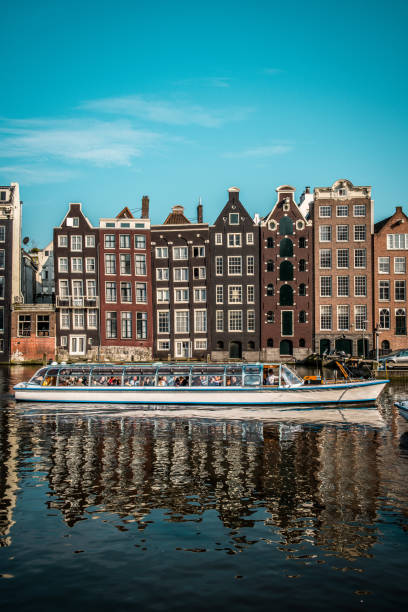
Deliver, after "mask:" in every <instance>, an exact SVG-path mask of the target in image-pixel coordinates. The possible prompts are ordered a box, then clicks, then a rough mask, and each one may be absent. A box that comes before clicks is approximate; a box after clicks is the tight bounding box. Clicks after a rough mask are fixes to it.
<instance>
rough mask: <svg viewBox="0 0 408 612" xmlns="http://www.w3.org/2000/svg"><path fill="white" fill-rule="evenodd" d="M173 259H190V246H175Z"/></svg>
mask: <svg viewBox="0 0 408 612" xmlns="http://www.w3.org/2000/svg"><path fill="white" fill-rule="evenodd" d="M173 259H175V260H180V259H188V248H187V247H173Z"/></svg>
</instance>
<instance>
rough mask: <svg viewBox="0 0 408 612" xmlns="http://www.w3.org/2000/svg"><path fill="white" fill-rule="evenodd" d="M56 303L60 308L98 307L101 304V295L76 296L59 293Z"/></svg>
mask: <svg viewBox="0 0 408 612" xmlns="http://www.w3.org/2000/svg"><path fill="white" fill-rule="evenodd" d="M56 305H57V307H59V308H97V307H98V306H99V296H91V295H83V296H79V297H76V296H73V295H68V296H65V297H61V296H59V295H57V296H56Z"/></svg>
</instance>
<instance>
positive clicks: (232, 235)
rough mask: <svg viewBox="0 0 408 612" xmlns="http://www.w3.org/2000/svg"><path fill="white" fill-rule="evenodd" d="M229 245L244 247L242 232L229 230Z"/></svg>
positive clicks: (229, 246)
mask: <svg viewBox="0 0 408 612" xmlns="http://www.w3.org/2000/svg"><path fill="white" fill-rule="evenodd" d="M227 247H228V248H229V249H236V248H241V247H242V233H241V232H228V234H227Z"/></svg>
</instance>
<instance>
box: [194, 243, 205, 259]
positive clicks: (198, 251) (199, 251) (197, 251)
mask: <svg viewBox="0 0 408 612" xmlns="http://www.w3.org/2000/svg"><path fill="white" fill-rule="evenodd" d="M193 257H205V247H203V246H195V247H193Z"/></svg>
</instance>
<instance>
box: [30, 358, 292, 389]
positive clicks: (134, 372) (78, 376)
mask: <svg viewBox="0 0 408 612" xmlns="http://www.w3.org/2000/svg"><path fill="white" fill-rule="evenodd" d="M29 384H30V385H41V386H47V387H112V386H118V387H172V388H174V387H180V388H181V387H224V388H226V387H235V388H236V387H241V388H256V387H257V388H259V387H266V388H267V387H297V386H300V385H302V384H303V380H302V379H301V378H299V377H298V376H297V374H295V372H293V371H292V370H291V369H290V368H288V367H287V366H286V365H283V364H268V365H265V364H261V363H252V364H227V365H223V364H219V365H216V364H214V365H210V364H209V365H207V364H194V365H192V364H164V363H156V364H150V365H125V366H121V365H109V364H106V365H104V364H73V365H65V364H61V365H51V366H49V367H44V368H41V369H40V370H38V371H37V372H36V373H35V374H34V376H33V377H32V378H31V380H30V381H29Z"/></svg>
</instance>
